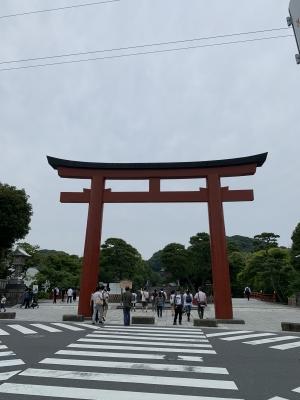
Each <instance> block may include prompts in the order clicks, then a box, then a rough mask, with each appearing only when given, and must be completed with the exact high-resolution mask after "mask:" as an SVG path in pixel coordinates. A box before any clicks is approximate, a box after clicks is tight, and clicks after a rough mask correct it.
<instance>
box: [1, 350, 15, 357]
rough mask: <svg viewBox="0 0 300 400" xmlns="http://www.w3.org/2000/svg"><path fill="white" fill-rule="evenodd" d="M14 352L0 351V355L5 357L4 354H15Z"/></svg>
mask: <svg viewBox="0 0 300 400" xmlns="http://www.w3.org/2000/svg"><path fill="white" fill-rule="evenodd" d="M15 355H16V353H14V352H13V351H1V352H0V357H5V356H15Z"/></svg>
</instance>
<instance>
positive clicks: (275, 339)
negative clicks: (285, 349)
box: [243, 336, 299, 345]
mask: <svg viewBox="0 0 300 400" xmlns="http://www.w3.org/2000/svg"><path fill="white" fill-rule="evenodd" d="M298 338H299V337H298V336H281V337H275V338H274V337H272V338H268V339H260V340H251V341H250V342H243V343H247V344H252V345H257V344H264V343H273V342H282V341H284V340H291V339H298Z"/></svg>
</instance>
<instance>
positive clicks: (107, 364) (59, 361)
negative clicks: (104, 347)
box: [39, 358, 229, 379]
mask: <svg viewBox="0 0 300 400" xmlns="http://www.w3.org/2000/svg"><path fill="white" fill-rule="evenodd" d="M39 364H54V365H75V366H81V365H82V366H85V367H97V368H99V367H100V368H126V369H145V370H150V371H151V370H152V371H172V372H174V371H175V372H195V373H199V374H221V375H228V374H229V373H228V371H227V369H226V368H219V367H198V366H192V365H176V364H174V365H173V364H151V363H132V362H123V361H104V360H99V361H95V360H82V359H79V360H76V359H68V358H45V359H44V360H42V361H40V362H39ZM176 379H178V378H176Z"/></svg>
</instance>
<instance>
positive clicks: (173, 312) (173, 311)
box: [170, 290, 175, 317]
mask: <svg viewBox="0 0 300 400" xmlns="http://www.w3.org/2000/svg"><path fill="white" fill-rule="evenodd" d="M174 299H175V290H172V291H171V294H170V306H171V315H172V317H174V315H175V303H174Z"/></svg>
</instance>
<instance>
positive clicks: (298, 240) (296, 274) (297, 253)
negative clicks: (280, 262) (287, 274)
mask: <svg viewBox="0 0 300 400" xmlns="http://www.w3.org/2000/svg"><path fill="white" fill-rule="evenodd" d="M291 239H292V248H291V260H290V261H291V265H292V266H293V272H292V276H291V280H290V285H289V288H290V294H294V293H296V292H300V223H298V224H297V226H296V228H295V229H294V231H293V234H292V238H291Z"/></svg>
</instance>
